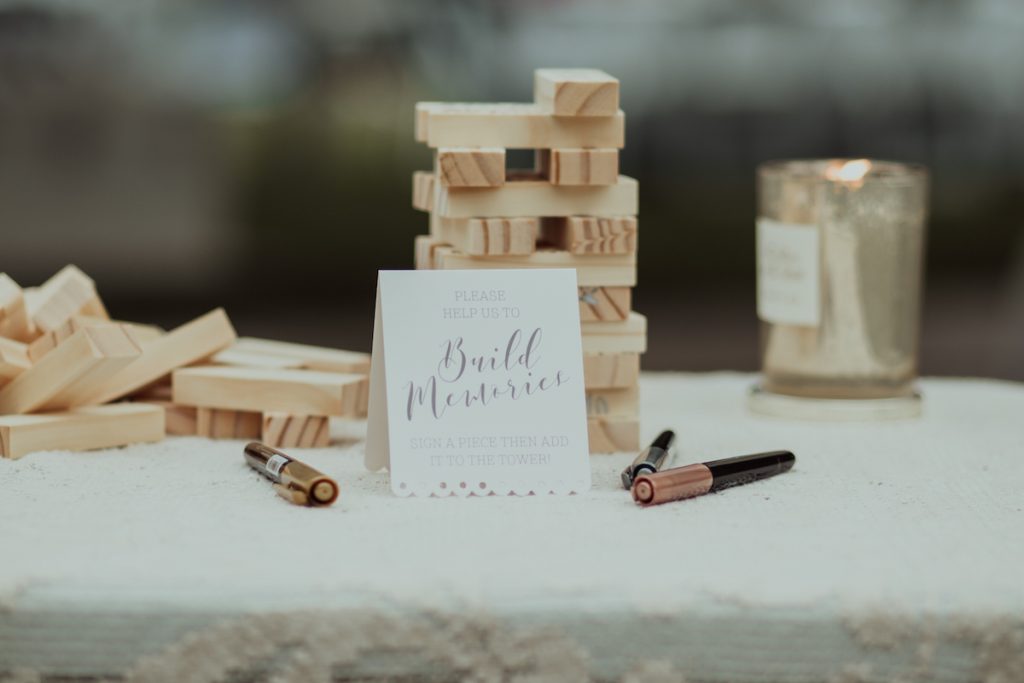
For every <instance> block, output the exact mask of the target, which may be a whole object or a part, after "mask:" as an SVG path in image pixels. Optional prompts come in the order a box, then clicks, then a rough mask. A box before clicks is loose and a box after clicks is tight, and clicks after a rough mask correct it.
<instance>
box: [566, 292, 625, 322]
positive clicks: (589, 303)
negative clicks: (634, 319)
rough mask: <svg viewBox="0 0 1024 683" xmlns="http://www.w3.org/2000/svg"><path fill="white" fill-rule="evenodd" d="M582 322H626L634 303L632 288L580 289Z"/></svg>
mask: <svg viewBox="0 0 1024 683" xmlns="http://www.w3.org/2000/svg"><path fill="white" fill-rule="evenodd" d="M579 295H580V322H595V321H598V320H625V319H626V318H627V317H628V316H629V310H630V308H632V303H633V290H632V288H630V287H580V288H579Z"/></svg>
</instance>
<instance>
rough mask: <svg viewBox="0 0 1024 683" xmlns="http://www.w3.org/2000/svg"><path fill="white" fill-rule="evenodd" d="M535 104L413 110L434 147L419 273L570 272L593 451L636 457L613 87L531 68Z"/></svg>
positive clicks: (638, 336)
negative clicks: (522, 163)
mask: <svg viewBox="0 0 1024 683" xmlns="http://www.w3.org/2000/svg"><path fill="white" fill-rule="evenodd" d="M534 100H535V101H534V102H533V103H532V104H445V103H437V102H421V103H419V104H418V105H416V139H417V140H418V141H420V142H424V143H426V144H427V146H429V147H431V148H433V149H434V150H435V154H434V169H433V171H432V172H416V173H415V174H414V176H413V206H414V207H415V208H417V209H420V210H423V211H427V212H429V213H430V235H429V236H428V235H423V236H420V237H418V238H417V240H416V267H417V268H421V269H423V268H435V269H442V270H443V269H466V268H575V269H576V273H577V280H578V285H579V301H580V321H581V324H582V332H583V353H584V370H585V375H586V387H587V415H588V419H589V427H590V449H591V452H593V453H606V452H615V451H635V450H637V449H638V448H639V422H638V413H639V406H638V392H637V380H638V376H639V372H640V354H641V353H642V352H643V351H645V350H646V344H647V321H646V319H645V318H644V317H643V316H642V315H640V314H638V313H635V312H632V310H631V308H632V288H633V287H634V286H635V285H636V277H637V269H636V249H637V220H636V213H637V189H638V187H637V182H636V181H635V180H633V179H632V178H628V177H626V176H621V175H619V149H620V148H621V147H622V146H623V144H624V130H625V117H624V115H623V113H622V111H620V110H619V83H618V81H617V80H616V79H615V78H612V77H611V76H609V75H608V74H606V73H604V72H601V71H597V70H594V69H538V70H537V71H536V72H535V74H534ZM508 149H527V150H533V151H534V159H535V161H534V167H533V168H532V169H529V170H507V169H506V150H508Z"/></svg>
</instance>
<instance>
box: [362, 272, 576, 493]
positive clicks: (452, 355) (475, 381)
mask: <svg viewBox="0 0 1024 683" xmlns="http://www.w3.org/2000/svg"><path fill="white" fill-rule="evenodd" d="M581 349H582V346H581V343H580V321H579V304H578V289H577V286H576V273H575V271H573V270H571V269H552V270H458V271H436V270H435V271H431V270H422V271H381V273H380V274H379V277H378V281H377V311H376V318H375V321H374V330H373V361H372V367H371V371H370V407H369V425H368V430H367V440H366V465H367V467H368V468H369V469H371V470H378V469H381V468H384V467H386V468H388V469H389V470H390V473H391V490H392V491H393V492H394V493H395V494H397V495H399V496H411V495H417V496H429V495H436V496H450V495H456V496H469V495H491V494H498V495H507V494H515V495H528V494H531V493H534V494H546V493H561V494H566V493H582V492H584V491H586V490H587V489H589V488H590V462H589V450H588V447H587V417H586V402H585V397H584V385H583V355H582V350H581Z"/></svg>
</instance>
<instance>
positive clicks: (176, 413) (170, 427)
mask: <svg viewBox="0 0 1024 683" xmlns="http://www.w3.org/2000/svg"><path fill="white" fill-rule="evenodd" d="M132 403H133V404H135V405H139V404H142V405H150V406H158V407H159V408H160V409H162V410H163V411H164V433H165V434H166V435H167V436H195V435H196V412H197V410H198V409H197V408H196V407H195V406H183V405H179V404H177V403H173V402H171V401H170V400H167V401H161V400H156V399H146V400H143V401H135V400H133V401H132Z"/></svg>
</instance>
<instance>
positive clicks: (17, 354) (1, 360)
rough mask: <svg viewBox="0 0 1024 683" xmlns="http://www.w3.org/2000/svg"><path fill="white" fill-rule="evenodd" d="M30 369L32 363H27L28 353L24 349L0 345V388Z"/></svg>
mask: <svg viewBox="0 0 1024 683" xmlns="http://www.w3.org/2000/svg"><path fill="white" fill-rule="evenodd" d="M4 341H7V340H4ZM13 343H17V342H13ZM30 367H32V362H31V361H29V359H28V353H27V352H25V350H24V349H21V350H18V349H16V348H11V347H8V346H6V345H0V387H2V386H4V385H5V384H7V383H8V382H10V381H11V380H12V379H14V378H15V377H17V376H18V375H20V374H21V373H23V372H25V371H26V370H28V369H29V368H30Z"/></svg>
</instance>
